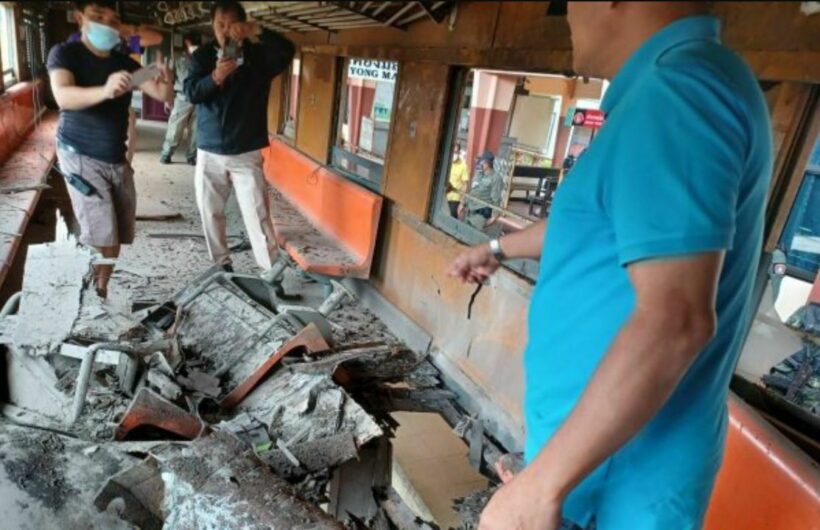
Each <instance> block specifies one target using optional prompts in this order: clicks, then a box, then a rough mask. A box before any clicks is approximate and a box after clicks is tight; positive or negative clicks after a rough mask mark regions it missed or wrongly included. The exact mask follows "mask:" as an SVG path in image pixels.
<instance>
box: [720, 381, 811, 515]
mask: <svg viewBox="0 0 820 530" xmlns="http://www.w3.org/2000/svg"><path fill="white" fill-rule="evenodd" d="M704 528H705V529H706V530H727V529H734V528H737V529H741V528H742V529H743V530H796V529H798V528H800V529H805V530H810V529H814V530H817V529H820V469H818V466H817V464H816V463H815V462H814V461H813V460H812V459H811V458H810V457H809V456H808V455H806V454H805V453H803V452H802V451H801V450H800V449H798V448H797V447H796V446H795V445H794V444H792V443H791V442H790V441H789V440H788V439H786V438H785V437H784V436H783V435H782V434H780V432H778V431H777V430H775V428H774V427H772V426H771V425H770V424H769V423H768V422H767V421H766V420H765V419H763V417H762V416H760V415H759V414H758V413H756V412H755V411H754V410H753V409H752V408H751V407H749V406H748V405H746V404H745V403H743V402H742V401H741V400H740V398H738V397H737V396H734V395H732V394H730V396H729V433H728V438H727V441H726V455H725V456H724V459H723V466H722V467H721V469H720V473H719V474H718V477H717V483H716V484H715V491H714V493H713V494H712V500H711V503H710V505H709V511H708V513H707V515H706V525H705V527H704Z"/></svg>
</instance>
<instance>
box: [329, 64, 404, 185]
mask: <svg viewBox="0 0 820 530" xmlns="http://www.w3.org/2000/svg"><path fill="white" fill-rule="evenodd" d="M398 71H399V63H397V62H395V61H378V60H371V59H355V58H350V59H346V60H345V67H344V69H343V73H342V89H341V90H339V98H340V99H339V107H338V108H339V116H338V124H337V129H336V141H335V145H334V146H333V159H332V164H333V166H334V167H336V168H337V169H340V170H342V172H343V173H345V174H346V175H348V176H349V177H351V178H353V179H354V180H357V181H359V182H361V183H362V184H364V185H365V186H367V187H369V188H371V189H374V190H379V189H380V187H381V178H382V170H383V167H384V158H385V153H386V152H387V142H388V136H389V132H390V119H391V116H392V113H393V98H394V95H395V93H396V79H397V74H398Z"/></svg>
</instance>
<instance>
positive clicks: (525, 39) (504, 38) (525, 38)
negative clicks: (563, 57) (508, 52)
mask: <svg viewBox="0 0 820 530" xmlns="http://www.w3.org/2000/svg"><path fill="white" fill-rule="evenodd" d="M547 6H548V2H501V11H500V12H499V15H498V29H497V30H496V33H495V41H494V42H493V47H495V48H531V49H537V48H549V49H553V50H570V49H572V43H571V42H570V37H569V24H567V19H566V17H560V16H547Z"/></svg>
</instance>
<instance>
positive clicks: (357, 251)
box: [263, 139, 382, 314]
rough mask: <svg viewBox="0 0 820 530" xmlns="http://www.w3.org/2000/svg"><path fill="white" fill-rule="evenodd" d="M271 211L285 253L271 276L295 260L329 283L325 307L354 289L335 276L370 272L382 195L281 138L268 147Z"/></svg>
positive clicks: (366, 275) (364, 275)
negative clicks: (348, 289)
mask: <svg viewBox="0 0 820 530" xmlns="http://www.w3.org/2000/svg"><path fill="white" fill-rule="evenodd" d="M263 154H264V159H265V162H264V170H265V178H266V179H267V181H268V182H269V183H270V184H271V186H272V187H273V189H272V190H271V215H272V217H273V225H274V229H275V231H276V240H277V243H278V244H279V246H280V247H281V248H282V249H283V252H282V256H281V257H280V259H279V261H278V262H277V264H276V265H274V268H273V269H272V271H271V273H270V274H269V276H270V277H269V279H270V280H274V279H276V278H278V277H279V276H281V274H282V273H283V272H284V270H285V268H287V267H288V266H290V265H296V266H298V267H299V268H300V269H302V270H303V271H304V272H305V273H307V274H308V275H310V276H311V277H313V278H315V279H317V280H318V281H320V282H321V283H323V284H324V285H325V286H326V289H327V298H326V300H325V303H324V304H323V305H322V307H321V308H320V312H322V313H323V314H327V313H328V312H329V311H331V310H332V309H333V308H334V307H335V306H336V305H337V304H338V303H339V302H341V300H342V299H343V298H344V297H345V296H348V295H349V294H350V293H349V292H348V291H347V290H346V289H345V288H344V287H343V286H342V285H341V284H340V283H339V282H337V281H336V280H334V279H332V278H359V279H367V278H369V277H370V267H371V264H372V262H373V252H374V249H375V246H376V237H377V235H378V228H379V218H380V215H381V209H382V198H381V196H379V195H378V194H376V193H373V192H371V191H369V190H367V189H365V188H363V187H361V186H359V185H358V184H356V183H354V182H352V181H350V180H348V179H345V178H343V177H341V176H340V175H338V174H336V173H334V172H333V171H332V170H331V169H329V168H327V167H325V166H323V165H321V164H319V163H317V162H315V161H314V160H312V159H311V158H309V157H308V156H305V155H303V154H302V153H300V152H299V151H297V150H296V149H294V148H292V147H290V146H288V145H287V144H285V143H284V142H282V141H281V140H277V139H273V140H271V142H270V145H269V146H268V148H267V149H265V150H263Z"/></svg>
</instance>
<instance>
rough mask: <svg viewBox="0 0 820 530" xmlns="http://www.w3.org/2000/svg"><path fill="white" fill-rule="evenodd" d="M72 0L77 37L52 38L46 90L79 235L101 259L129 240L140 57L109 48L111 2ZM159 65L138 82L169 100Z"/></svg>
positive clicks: (104, 281)
mask: <svg viewBox="0 0 820 530" xmlns="http://www.w3.org/2000/svg"><path fill="white" fill-rule="evenodd" d="M75 4H76V9H77V19H78V21H79V22H80V27H81V30H82V39H81V40H80V41H78V42H69V43H62V44H58V45H56V46H54V47H53V48H52V49H51V52H49V55H48V71H49V76H50V78H51V89H52V92H53V93H54V99H55V100H56V101H57V104H58V105H59V106H60V125H59V129H58V132H57V158H58V160H59V164H60V169H61V171H62V173H63V175H64V176H65V178H66V180H67V182H68V184H69V185H68V191H69V195H70V197H71V204H72V206H73V208H74V213H75V215H76V216H77V219H78V221H79V223H80V231H81V233H80V242H81V243H83V244H86V245H89V246H92V247H95V248H96V249H97V250H98V251H99V252H100V253H101V254H102V255H103V256H104V257H106V258H116V257H117V256H119V252H120V245H121V244H130V243H131V242H132V241H133V239H134V225H135V219H136V190H135V189H134V179H133V176H134V172H133V170H132V169H131V166H130V165H129V164H128V162H127V160H126V139H127V137H128V108H129V106H130V105H131V91H132V90H133V88H135V87H133V86H132V85H133V83H132V77H131V74H132V73H133V72H135V71H137V70H138V69H139V68H140V64H139V63H137V62H136V61H134V60H133V59H131V58H130V57H128V56H127V55H124V54H123V53H121V52H119V51H116V50H115V49H114V48H115V47H116V46H117V44H119V42H120V36H119V32H118V29H119V25H120V20H119V16H118V15H117V12H116V10H115V7H116V5H115V4H116V2H113V1H100V0H98V1H85V2H75ZM157 66H158V69H157V71H158V75H157V77H155V78H154V79H151V80H148V81H145V82H143V83H142V84H140V85H139V89H141V90H142V91H143V92H145V93H146V94H148V95H149V96H151V97H152V98H154V99H157V100H160V101H166V102H171V101H173V98H174V89H173V75H172V74H171V72H170V70H169V69H168V67H167V66H166V65H165V63H164V61H163V60H162V57H161V56H159V57H158V61H157ZM112 269H113V268H112V267H111V266H105V265H103V266H99V267H97V269H96V272H97V292H98V293H99V294H100V296H102V297H105V296H106V295H107V292H108V280H109V278H110V277H111V272H112Z"/></svg>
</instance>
